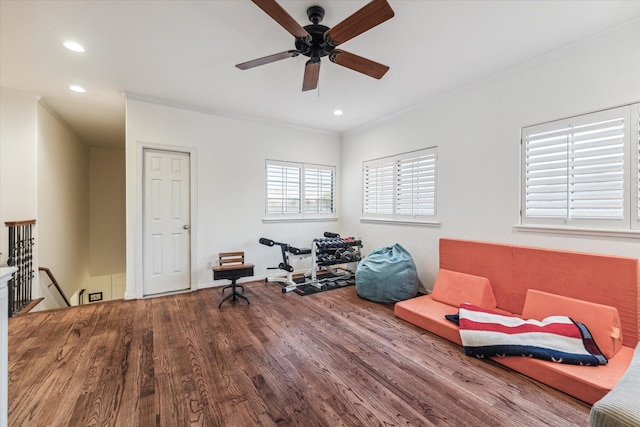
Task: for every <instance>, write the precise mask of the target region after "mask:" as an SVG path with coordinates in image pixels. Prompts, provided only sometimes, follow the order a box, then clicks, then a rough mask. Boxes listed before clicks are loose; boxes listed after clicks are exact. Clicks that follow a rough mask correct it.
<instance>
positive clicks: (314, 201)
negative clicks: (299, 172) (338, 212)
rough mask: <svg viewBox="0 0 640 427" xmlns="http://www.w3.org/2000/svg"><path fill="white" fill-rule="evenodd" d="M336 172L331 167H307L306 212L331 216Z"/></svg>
mask: <svg viewBox="0 0 640 427" xmlns="http://www.w3.org/2000/svg"><path fill="white" fill-rule="evenodd" d="M333 180H334V171H333V169H331V168H329V167H320V166H307V167H305V169H304V184H305V192H304V194H305V197H304V211H305V213H310V214H330V213H333V212H334V209H333Z"/></svg>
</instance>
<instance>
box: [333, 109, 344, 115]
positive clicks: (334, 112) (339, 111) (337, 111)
mask: <svg viewBox="0 0 640 427" xmlns="http://www.w3.org/2000/svg"><path fill="white" fill-rule="evenodd" d="M333 115H334V116H341V115H342V110H334V111H333Z"/></svg>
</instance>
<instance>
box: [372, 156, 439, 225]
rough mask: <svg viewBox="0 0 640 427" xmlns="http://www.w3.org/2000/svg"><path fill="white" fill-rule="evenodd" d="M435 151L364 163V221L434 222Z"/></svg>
mask: <svg viewBox="0 0 640 427" xmlns="http://www.w3.org/2000/svg"><path fill="white" fill-rule="evenodd" d="M436 157H437V156H436V148H435V147H434V148H429V149H424V150H419V151H414V152H410V153H405V154H399V155H396V156H391V157H385V158H382V159H376V160H370V161H367V162H364V163H363V168H362V176H363V201H362V215H363V218H365V219H381V220H385V219H386V220H395V221H417V222H419V221H435V219H436Z"/></svg>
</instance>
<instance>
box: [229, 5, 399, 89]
mask: <svg viewBox="0 0 640 427" xmlns="http://www.w3.org/2000/svg"><path fill="white" fill-rule="evenodd" d="M252 1H253V2H254V3H255V4H256V5H257V6H258V7H259V8H260V9H262V10H263V11H264V12H266V13H267V15H269V16H270V17H271V18H273V20H275V21H276V22H277V23H278V24H280V25H281V26H282V27H283V28H284V29H285V30H287V31H288V32H289V33H291V35H292V36H294V37H295V47H296V48H295V49H292V50H287V51H284V52H280V53H276V54H274V55H269V56H265V57H263V58H258V59H254V60H252V61H247V62H243V63H242V64H237V65H236V67H238V68H239V69H241V70H248V69H249V68H254V67H257V66H260V65H265V64H270V63H272V62H275V61H280V60H282V59H287V58H293V57H296V56H298V55H304V56H308V57H309V60H308V61H307V63H306V65H305V68H304V79H303V82H302V90H303V91H307V90H313V89H316V88H317V87H318V77H319V76H320V58H322V57H323V56H329V60H330V61H331V62H333V63H336V64H338V65H342V66H343V67H347V68H350V69H352V70H354V71H357V72H359V73H362V74H366V75H367V76H370V77H373V78H376V79H381V78H382V76H384V74H385V73H386V72H387V71H388V70H389V67H387V66H386V65H383V64H379V63H377V62H374V61H372V60H370V59H367V58H363V57H361V56H358V55H354V54H353V53H349V52H346V51H344V50H340V49H336V47H337V46H338V45H340V44H342V43H344V42H346V41H348V40H351V39H352V38H354V37H356V36H358V35H360V34H362V33H364V32H365V31H368V30H370V29H371V28H373V27H375V26H376V25H379V24H381V23H383V22H384V21H386V20H388V19H391V18H392V17H393V15H394V13H393V10H392V9H391V6H389V3H388V2H387V0H373V1H371V2H370V3H368V4H367V5H365V6H364V7H363V8H362V9H360V10H358V11H356V12H355V13H353V14H352V15H351V16H349V17H348V18H347V19H345V20H344V21H342V22H340V23H339V24H337V25H335V26H334V27H333V28H329V27H326V26H324V25H321V24H320V22H322V18H324V9H323V8H322V7H320V6H311V7H310V8H309V9H307V16H308V17H309V20H310V21H311V24H310V25H307V26H305V27H302V26H301V25H300V24H298V23H297V22H296V21H295V20H294V19H293V18H292V17H291V15H289V14H288V13H287V12H286V11H285V10H284V9H283V8H282V6H280V5H279V4H278V3H277V2H276V1H275V0H252Z"/></svg>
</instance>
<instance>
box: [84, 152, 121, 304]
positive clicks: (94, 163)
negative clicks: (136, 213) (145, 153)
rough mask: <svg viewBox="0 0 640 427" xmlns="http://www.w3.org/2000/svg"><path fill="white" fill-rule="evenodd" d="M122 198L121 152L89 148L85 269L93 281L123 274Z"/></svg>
mask: <svg viewBox="0 0 640 427" xmlns="http://www.w3.org/2000/svg"><path fill="white" fill-rule="evenodd" d="M125 194H126V191H125V152H124V148H123V149H113V148H99V147H91V148H90V149H89V234H90V248H89V266H90V271H91V276H93V277H95V276H105V275H112V274H120V273H124V272H125V269H126V263H125V258H126V257H125V252H126V244H125ZM121 297H122V295H120V298H121Z"/></svg>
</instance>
